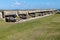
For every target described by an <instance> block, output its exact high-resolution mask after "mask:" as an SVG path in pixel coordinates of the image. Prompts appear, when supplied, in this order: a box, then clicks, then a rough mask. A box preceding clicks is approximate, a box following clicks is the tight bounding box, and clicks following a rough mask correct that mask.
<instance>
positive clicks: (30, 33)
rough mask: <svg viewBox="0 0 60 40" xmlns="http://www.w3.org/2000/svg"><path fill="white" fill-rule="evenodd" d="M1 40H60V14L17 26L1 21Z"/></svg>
mask: <svg viewBox="0 0 60 40" xmlns="http://www.w3.org/2000/svg"><path fill="white" fill-rule="evenodd" d="M0 40H60V14H55V15H52V16H49V17H44V18H40V19H36V20H31V21H27V22H24V23H17V24H14V23H6V22H4V21H3V20H1V19H0Z"/></svg>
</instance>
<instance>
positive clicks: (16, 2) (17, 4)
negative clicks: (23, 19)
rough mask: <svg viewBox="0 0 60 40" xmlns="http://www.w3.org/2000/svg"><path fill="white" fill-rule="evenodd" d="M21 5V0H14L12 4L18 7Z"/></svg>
mask: <svg viewBox="0 0 60 40" xmlns="http://www.w3.org/2000/svg"><path fill="white" fill-rule="evenodd" d="M20 5H21V3H20V2H18V1H15V2H13V4H12V5H11V6H13V7H17V6H20Z"/></svg>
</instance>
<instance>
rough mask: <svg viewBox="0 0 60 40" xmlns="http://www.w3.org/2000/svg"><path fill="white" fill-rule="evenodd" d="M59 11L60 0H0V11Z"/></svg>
mask: <svg viewBox="0 0 60 40" xmlns="http://www.w3.org/2000/svg"><path fill="white" fill-rule="evenodd" d="M51 8H53V9H60V0H0V9H51Z"/></svg>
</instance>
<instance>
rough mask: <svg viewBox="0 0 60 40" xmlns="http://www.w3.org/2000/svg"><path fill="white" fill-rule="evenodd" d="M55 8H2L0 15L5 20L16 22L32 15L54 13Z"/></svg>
mask: <svg viewBox="0 0 60 40" xmlns="http://www.w3.org/2000/svg"><path fill="white" fill-rule="evenodd" d="M56 12H57V10H3V11H0V17H1V18H2V19H4V20H5V21H6V22H16V21H19V20H25V19H28V18H32V17H38V16H44V15H48V14H55V13H56Z"/></svg>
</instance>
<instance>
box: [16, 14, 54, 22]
mask: <svg viewBox="0 0 60 40" xmlns="http://www.w3.org/2000/svg"><path fill="white" fill-rule="evenodd" d="M50 15H53V14H48V15H44V16H38V17H34V18H29V19H25V20H20V21H17V22H15V23H20V22H26V21H30V20H34V19H38V18H43V17H46V16H50Z"/></svg>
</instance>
